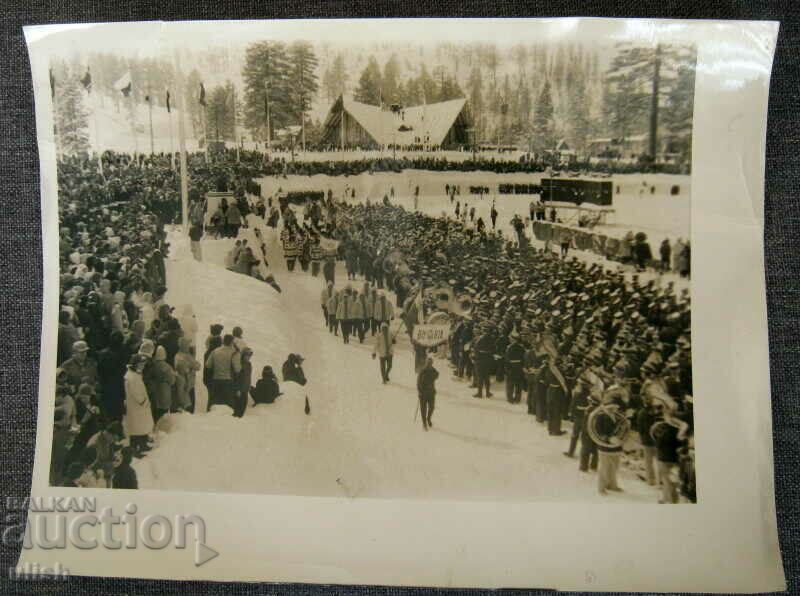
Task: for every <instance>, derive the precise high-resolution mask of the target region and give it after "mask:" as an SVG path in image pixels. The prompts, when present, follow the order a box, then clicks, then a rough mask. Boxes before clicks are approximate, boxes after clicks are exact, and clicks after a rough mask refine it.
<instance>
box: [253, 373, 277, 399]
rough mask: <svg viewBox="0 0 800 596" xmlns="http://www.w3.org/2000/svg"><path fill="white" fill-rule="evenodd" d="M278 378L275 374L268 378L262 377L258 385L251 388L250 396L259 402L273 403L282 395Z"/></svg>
mask: <svg viewBox="0 0 800 596" xmlns="http://www.w3.org/2000/svg"><path fill="white" fill-rule="evenodd" d="M280 392H281V391H280V388H279V387H278V379H276V378H275V376H274V375H273V376H272V377H268V378H266V379H265V378H263V377H262V378H261V379H259V380H258V383H256V386H255V387H253V388H252V389H251V390H250V396H251V397H252V398H253V401H254V402H256V403H257V404H271V403H273V402H274V401H275V399H276V398H277V397H278V395H280Z"/></svg>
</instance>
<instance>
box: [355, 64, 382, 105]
mask: <svg viewBox="0 0 800 596" xmlns="http://www.w3.org/2000/svg"><path fill="white" fill-rule="evenodd" d="M354 99H355V100H356V101H358V102H361V103H366V104H370V105H373V106H377V105H380V103H381V69H380V66H378V61H377V60H376V59H375V56H370V57H369V61H368V62H367V66H366V67H365V68H364V70H362V71H361V76H360V77H359V79H358V87H357V88H356V91H355V94H354Z"/></svg>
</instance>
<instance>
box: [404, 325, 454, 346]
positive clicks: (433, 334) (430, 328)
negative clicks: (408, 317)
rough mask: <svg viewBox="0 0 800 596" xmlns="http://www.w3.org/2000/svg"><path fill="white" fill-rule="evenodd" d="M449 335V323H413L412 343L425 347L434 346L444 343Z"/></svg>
mask: <svg viewBox="0 0 800 596" xmlns="http://www.w3.org/2000/svg"><path fill="white" fill-rule="evenodd" d="M449 337H450V324H449V323H446V324H444V325H414V336H413V340H414V343H417V344H419V345H421V346H425V347H426V348H435V347H436V346H438V345H441V344H443V343H446V342H447V340H448V338H449Z"/></svg>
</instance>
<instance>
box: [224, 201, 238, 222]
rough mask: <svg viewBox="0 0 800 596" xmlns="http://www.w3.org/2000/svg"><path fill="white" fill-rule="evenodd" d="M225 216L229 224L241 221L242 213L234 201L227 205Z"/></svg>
mask: <svg viewBox="0 0 800 596" xmlns="http://www.w3.org/2000/svg"><path fill="white" fill-rule="evenodd" d="M225 218H226V220H227V221H228V224H230V225H236V224H241V223H242V214H241V213H240V212H239V208H238V207H237V206H236V204H235V203H234V204H232V205H231V206H230V207H228V212H227V213H226V214H225Z"/></svg>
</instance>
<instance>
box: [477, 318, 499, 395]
mask: <svg viewBox="0 0 800 596" xmlns="http://www.w3.org/2000/svg"><path fill="white" fill-rule="evenodd" d="M473 349H474V351H475V381H476V383H477V387H478V392H477V393H476V394H475V395H473V396H472V397H483V390H484V388H485V389H486V397H487V398H489V397H492V391H491V377H490V375H491V372H492V366H493V364H494V350H495V339H494V337H493V334H492V333H491V330H489V329H486V330H485V331H484V332H483V334H482V335H480V336H479V337H478V339H477V340H476V341H475V342H474V346H473Z"/></svg>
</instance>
